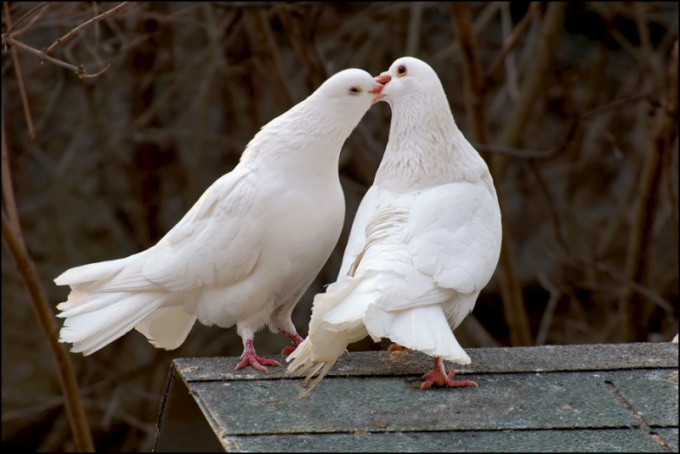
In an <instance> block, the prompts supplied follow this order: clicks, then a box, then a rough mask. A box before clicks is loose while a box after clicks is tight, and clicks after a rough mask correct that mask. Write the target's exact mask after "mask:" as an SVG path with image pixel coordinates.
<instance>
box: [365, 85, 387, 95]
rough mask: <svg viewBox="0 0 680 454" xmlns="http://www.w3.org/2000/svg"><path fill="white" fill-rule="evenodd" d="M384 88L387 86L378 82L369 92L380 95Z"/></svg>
mask: <svg viewBox="0 0 680 454" xmlns="http://www.w3.org/2000/svg"><path fill="white" fill-rule="evenodd" d="M383 88H385V86H384V85H383V84H378V85H376V86H375V88H374V89H373V90H371V91H369V93H370V94H372V95H379V94H380V93H382V91H383Z"/></svg>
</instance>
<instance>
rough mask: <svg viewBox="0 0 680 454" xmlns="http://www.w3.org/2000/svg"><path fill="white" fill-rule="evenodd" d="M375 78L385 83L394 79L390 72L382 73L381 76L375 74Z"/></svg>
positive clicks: (380, 82)
mask: <svg viewBox="0 0 680 454" xmlns="http://www.w3.org/2000/svg"><path fill="white" fill-rule="evenodd" d="M373 79H374V80H375V81H376V82H378V83H379V84H383V85H385V84H386V83H387V82H389V81H391V80H392V76H390V75H389V74H388V73H382V74H380V75H379V76H375V77H374V78H373Z"/></svg>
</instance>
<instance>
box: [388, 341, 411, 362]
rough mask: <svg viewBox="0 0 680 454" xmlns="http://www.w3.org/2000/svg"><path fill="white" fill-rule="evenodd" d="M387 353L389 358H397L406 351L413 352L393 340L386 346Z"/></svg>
mask: <svg viewBox="0 0 680 454" xmlns="http://www.w3.org/2000/svg"><path fill="white" fill-rule="evenodd" d="M387 353H388V354H389V355H390V359H399V358H401V357H402V356H404V354H406V353H413V350H411V349H410V348H406V347H404V346H403V345H399V344H397V343H396V342H395V343H393V344H392V345H390V346H389V347H387Z"/></svg>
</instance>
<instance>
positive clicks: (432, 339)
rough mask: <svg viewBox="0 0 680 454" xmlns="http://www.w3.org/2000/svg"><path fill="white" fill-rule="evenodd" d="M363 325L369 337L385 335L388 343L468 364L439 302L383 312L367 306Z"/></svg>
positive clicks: (374, 306)
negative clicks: (389, 341)
mask: <svg viewBox="0 0 680 454" xmlns="http://www.w3.org/2000/svg"><path fill="white" fill-rule="evenodd" d="M364 324H365V326H366V329H367V330H368V333H369V334H370V335H371V337H373V338H378V339H379V338H381V337H387V338H389V339H390V340H391V341H392V342H396V343H397V344H399V345H402V346H404V347H407V348H410V349H412V350H418V351H421V352H423V353H426V354H428V355H430V356H439V357H440V358H443V359H446V360H448V361H451V362H454V363H457V364H470V357H469V356H468V354H467V353H465V350H463V348H462V347H461V346H460V344H459V343H458V340H456V337H455V336H454V335H453V332H451V327H450V326H449V323H448V321H447V320H446V315H444V310H443V309H442V307H441V306H440V305H433V306H425V307H416V308H413V309H407V310H402V311H389V312H388V311H385V310H383V309H381V308H380V307H379V306H378V305H371V306H370V307H369V308H368V310H367V311H366V317H365V319H364Z"/></svg>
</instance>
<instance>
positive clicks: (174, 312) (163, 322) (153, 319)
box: [135, 305, 196, 350]
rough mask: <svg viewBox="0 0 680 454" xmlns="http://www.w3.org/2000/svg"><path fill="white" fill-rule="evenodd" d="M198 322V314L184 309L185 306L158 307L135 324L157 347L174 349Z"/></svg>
mask: <svg viewBox="0 0 680 454" xmlns="http://www.w3.org/2000/svg"><path fill="white" fill-rule="evenodd" d="M194 322H196V315H194V314H188V313H187V312H185V311H184V306H181V305H180V306H170V307H161V308H160V309H156V311H155V312H153V313H152V314H151V315H149V316H148V317H146V318H145V319H144V320H142V321H141V322H140V323H138V324H137V325H136V326H135V329H136V330H137V331H139V332H140V333H142V334H144V335H145V336H146V338H147V339H148V340H149V342H151V344H152V345H153V346H154V347H156V348H164V349H166V350H174V349H176V348H177V347H179V346H180V345H182V344H183V343H184V341H185V340H186V338H187V336H188V335H189V332H190V331H191V328H192V327H193V326H194Z"/></svg>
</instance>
